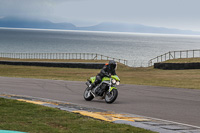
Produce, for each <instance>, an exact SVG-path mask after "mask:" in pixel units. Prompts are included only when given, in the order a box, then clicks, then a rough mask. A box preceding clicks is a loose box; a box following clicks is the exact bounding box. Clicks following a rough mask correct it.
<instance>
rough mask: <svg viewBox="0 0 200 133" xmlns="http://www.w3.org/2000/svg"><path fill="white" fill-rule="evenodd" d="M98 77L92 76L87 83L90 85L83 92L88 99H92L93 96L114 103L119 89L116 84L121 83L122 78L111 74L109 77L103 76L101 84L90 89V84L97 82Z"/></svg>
mask: <svg viewBox="0 0 200 133" xmlns="http://www.w3.org/2000/svg"><path fill="white" fill-rule="evenodd" d="M95 79H96V77H91V78H90V79H89V80H88V81H87V82H86V85H87V86H88V87H87V88H86V89H85V91H84V94H83V97H84V99H85V100H86V101H91V100H92V99H93V98H95V97H96V98H101V99H105V101H106V103H113V102H114V101H115V100H116V98H117V96H118V91H117V88H116V86H117V85H119V84H120V79H119V77H118V76H117V75H111V76H109V77H104V78H102V81H101V83H100V84H98V85H97V86H96V87H94V88H93V89H92V90H91V89H90V87H89V86H90V85H91V84H92V83H94V82H95Z"/></svg>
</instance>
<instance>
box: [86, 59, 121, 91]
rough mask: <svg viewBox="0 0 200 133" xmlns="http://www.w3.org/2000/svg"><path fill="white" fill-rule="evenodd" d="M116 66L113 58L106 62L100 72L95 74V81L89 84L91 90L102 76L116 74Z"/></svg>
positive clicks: (99, 81)
mask: <svg viewBox="0 0 200 133" xmlns="http://www.w3.org/2000/svg"><path fill="white" fill-rule="evenodd" d="M116 68H117V63H116V62H115V61H114V60H110V61H109V63H106V64H105V66H104V67H103V68H102V69H101V71H100V73H98V74H97V76H96V80H95V82H94V83H92V84H91V86H89V87H90V89H91V90H92V89H93V88H95V87H96V86H97V85H98V84H99V83H101V80H102V78H103V77H106V76H107V77H110V76H111V75H117V74H116V72H115V70H116ZM92 91H94V90H92ZM93 93H94V92H93Z"/></svg>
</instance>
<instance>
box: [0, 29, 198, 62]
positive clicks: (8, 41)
mask: <svg viewBox="0 0 200 133" xmlns="http://www.w3.org/2000/svg"><path fill="white" fill-rule="evenodd" d="M188 49H200V36H186V35H161V34H160V35H159V34H134V33H109V32H87V31H61V30H57V31H56V30H31V29H3V28H1V29H0V52H4V53H10V52H14V53H16V52H17V53H18V52H31V53H34V52H36V53H38V52H41V53H44V52H48V53H50V52H51V53H60V52H62V53H63V52H65V53H99V54H103V55H107V56H111V57H115V58H121V59H127V60H129V61H130V62H148V60H149V59H151V58H154V57H156V56H158V55H161V54H164V53H166V52H168V51H174V50H188Z"/></svg>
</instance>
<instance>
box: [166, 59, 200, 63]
mask: <svg viewBox="0 0 200 133" xmlns="http://www.w3.org/2000/svg"><path fill="white" fill-rule="evenodd" d="M199 62H200V58H182V59H173V60H168V61H165V62H164V63H199Z"/></svg>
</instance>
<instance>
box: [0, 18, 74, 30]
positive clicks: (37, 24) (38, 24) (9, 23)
mask: <svg viewBox="0 0 200 133" xmlns="http://www.w3.org/2000/svg"><path fill="white" fill-rule="evenodd" d="M0 27H9V28H39V29H68V30H76V26H75V25H73V24H71V23H52V22H50V21H48V20H33V19H32V20H30V19H22V18H16V17H5V18H1V19H0Z"/></svg>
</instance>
